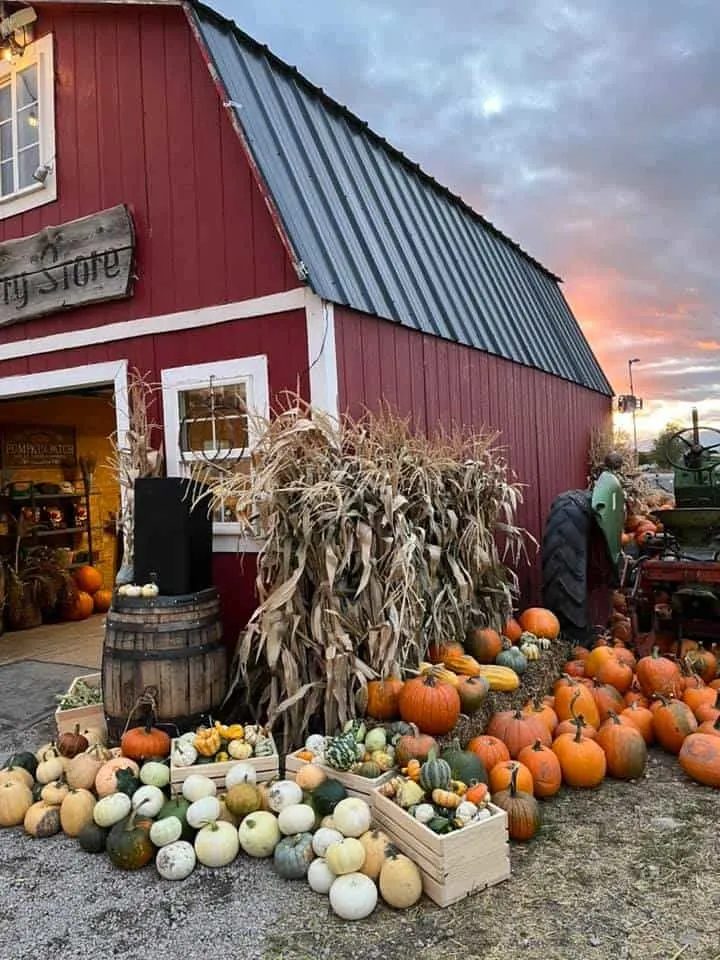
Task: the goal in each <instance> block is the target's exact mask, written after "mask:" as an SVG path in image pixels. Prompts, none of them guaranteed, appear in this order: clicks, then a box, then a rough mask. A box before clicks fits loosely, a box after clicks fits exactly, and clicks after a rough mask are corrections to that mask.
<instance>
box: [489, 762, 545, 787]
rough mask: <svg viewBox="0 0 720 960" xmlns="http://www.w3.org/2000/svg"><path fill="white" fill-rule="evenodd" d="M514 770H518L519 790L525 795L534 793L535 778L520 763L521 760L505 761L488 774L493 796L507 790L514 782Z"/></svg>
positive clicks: (496, 765) (497, 764)
mask: <svg viewBox="0 0 720 960" xmlns="http://www.w3.org/2000/svg"><path fill="white" fill-rule="evenodd" d="M513 770H517V787H518V790H523V791H524V792H525V793H533V792H534V789H535V784H534V783H533V777H532V774H531V773H530V771H529V770H528V768H527V767H526V766H525V764H524V763H520V761H519V760H503V761H502V763H496V764H495V766H494V767H493V768H492V770H491V771H490V772H489V774H488V779H489V781H490V794H491V795H492V794H493V793H499V792H500V791H501V790H507V788H508V787H509V786H510V781H511V780H512V775H513Z"/></svg>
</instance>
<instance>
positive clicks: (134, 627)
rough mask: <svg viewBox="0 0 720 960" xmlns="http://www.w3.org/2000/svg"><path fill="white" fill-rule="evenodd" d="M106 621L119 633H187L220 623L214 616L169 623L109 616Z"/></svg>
mask: <svg viewBox="0 0 720 960" xmlns="http://www.w3.org/2000/svg"><path fill="white" fill-rule="evenodd" d="M106 623H107V628H108V630H116V631H118V633H187V632H188V630H201V629H202V628H203V627H210V626H213V625H214V624H218V625H219V624H220V621H219V620H218V618H217V616H214V617H201V618H200V619H199V620H171V621H170V622H169V623H140V622H138V623H135V622H133V621H132V620H115V618H114V617H108V618H107V621H106Z"/></svg>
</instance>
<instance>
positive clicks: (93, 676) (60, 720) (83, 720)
mask: <svg viewBox="0 0 720 960" xmlns="http://www.w3.org/2000/svg"><path fill="white" fill-rule="evenodd" d="M81 680H83V681H85V683H86V684H87V685H88V686H89V687H94V688H95V689H96V690H100V689H101V687H102V680H101V676H100V674H99V673H89V674H86V675H85V676H84V677H75V679H74V680H73V682H72V683H71V684H70V687H69V688H68V694H70V695H72V694H73V693H74V691H75V687H76V685H77V683H78V682H79V681H81ZM76 724H80V729H81V730H82V729H83V728H85V727H94V728H95V729H97V730H102V732H103V736H104V737H107V724H106V721H105V708H104V707H103V705H102V703H92V704H88V706H86V707H71V708H70V709H69V710H56V711H55V725H56V726H57V735H58V737H59V736H60V735H61V734H63V733H66V732H67V731H70V732H73V731H74V730H75V726H76Z"/></svg>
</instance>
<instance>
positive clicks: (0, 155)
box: [0, 122, 13, 160]
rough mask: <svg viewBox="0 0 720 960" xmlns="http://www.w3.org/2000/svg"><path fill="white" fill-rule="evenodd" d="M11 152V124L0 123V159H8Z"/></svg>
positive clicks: (10, 156)
mask: <svg viewBox="0 0 720 960" xmlns="http://www.w3.org/2000/svg"><path fill="white" fill-rule="evenodd" d="M12 152H13V150H12V124H11V123H9V122H8V123H3V124H0V160H10V159H11V158H12Z"/></svg>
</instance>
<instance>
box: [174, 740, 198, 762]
mask: <svg viewBox="0 0 720 960" xmlns="http://www.w3.org/2000/svg"><path fill="white" fill-rule="evenodd" d="M190 736H191V737H193V738H194V737H195V734H194V733H193V734H190ZM197 756H198V754H197V750H196V749H195V747H194V746H193V745H192V742H191V741H190V740H183V738H182V737H181V738H180V739H179V740H174V741H173V745H172V750H171V752H170V762H171V763H172V765H173V766H174V767H191V766H192V765H193V764H194V763H195V761H196V760H197Z"/></svg>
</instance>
